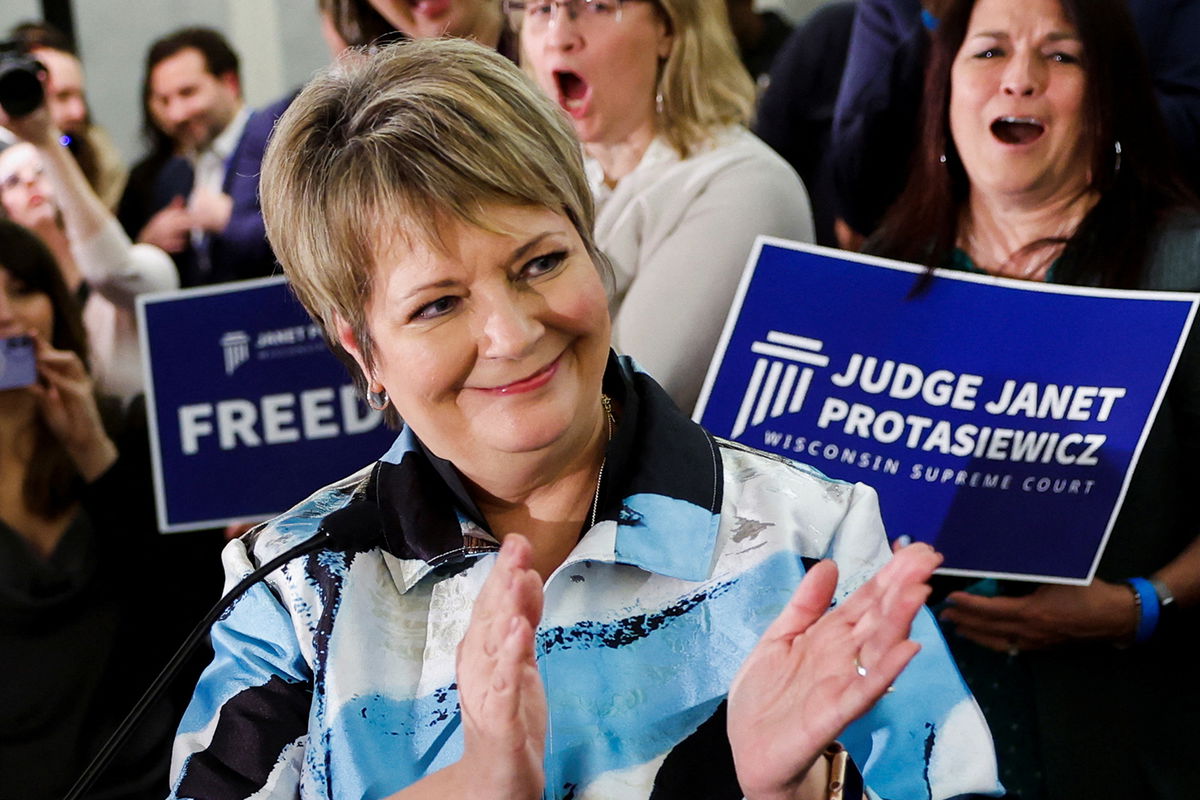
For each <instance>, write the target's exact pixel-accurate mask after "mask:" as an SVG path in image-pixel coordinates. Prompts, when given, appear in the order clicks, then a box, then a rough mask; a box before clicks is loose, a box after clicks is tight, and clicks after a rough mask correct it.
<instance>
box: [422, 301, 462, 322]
mask: <svg viewBox="0 0 1200 800" xmlns="http://www.w3.org/2000/svg"><path fill="white" fill-rule="evenodd" d="M457 307H458V298H457V297H454V296H452V295H446V296H445V297H439V298H438V299H437V300H434V301H433V302H432V303H427V304H425V305H423V306H421V307H420V308H419V309H417V313H415V314H413V316H412V318H413V319H434V318H435V317H440V316H442V315H443V314H448V313H450V312H451V311H453V310H454V309H455V308H457Z"/></svg>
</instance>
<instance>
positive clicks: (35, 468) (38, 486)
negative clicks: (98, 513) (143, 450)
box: [0, 219, 87, 516]
mask: <svg viewBox="0 0 1200 800" xmlns="http://www.w3.org/2000/svg"><path fill="white" fill-rule="evenodd" d="M0 269H4V270H6V271H7V272H8V274H9V275H11V276H12V277H14V278H16V279H17V280H19V281H21V282H22V283H24V284H25V285H26V286H28V287H29V288H30V289H33V290H34V291H36V292H40V293H42V294H44V295H46V296H47V297H48V298H50V307H51V308H52V309H53V311H54V329H53V331H52V332H51V336H50V339H51V341H50V343H51V344H52V345H53V346H54V347H55V348H56V349H58V350H70V351H71V352H73V353H75V354H76V355H78V356H79V358H80V360H81V361H83V362H84V363H85V364H86V363H87V336H86V334H85V333H84V328H83V319H82V317H81V316H80V309H79V303H78V301H77V300H76V299H75V296H74V295H72V294H71V292H70V290H69V289H67V285H66V283H65V282H64V281H63V278H62V273H61V272H60V271H59V268H58V262H56V261H55V260H54V256H53V255H52V254H51V253H50V250H49V249H48V248H47V247H46V245H44V244H43V243H42V240H41V239H39V238H38V237H37V236H36V235H35V234H34V233H33V232H32V231H29V230H27V229H26V228H23V227H22V226H20V225H18V224H17V223H15V222H12V221H11V220H7V219H0ZM34 437H35V439H34V451H33V452H34V456H33V462H32V463H31V464H30V466H29V472H28V474H27V475H26V477H25V485H24V486H23V487H22V493H23V494H24V497H25V502H26V504H27V505H28V506H29V508H30V509H31V510H32V511H34V512H35V513H38V514H41V515H42V516H52V515H54V514H56V513H58V512H60V511H61V510H62V509H63V508H64V507H66V506H67V505H68V504H70V503H71V502H72V501H73V500H74V498H75V497H77V496H78V492H79V489H80V486H81V485H82V484H81V483H80V481H81V478H80V477H79V473H78V471H77V470H76V469H75V464H74V462H72V461H71V459H70V457H69V456H68V455H67V452H66V450H64V449H63V446H62V444H61V443H60V442H59V441H58V437H56V436H55V435H54V434H53V433H51V432H50V429H49V428H47V427H46V425H45V423H44V422H42V421H41V419H40V418H39V419H38V422H37V430H36V431H34Z"/></svg>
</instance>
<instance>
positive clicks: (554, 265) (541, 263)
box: [521, 250, 567, 278]
mask: <svg viewBox="0 0 1200 800" xmlns="http://www.w3.org/2000/svg"><path fill="white" fill-rule="evenodd" d="M566 259H567V253H566V251H565V250H560V251H557V252H554V253H547V254H546V255H543V256H538V257H537V258H533V259H530V260H529V261H527V262H525V266H523V267H522V268H521V277H522V278H536V277H538V276H540V275H545V274H546V273H549V272H553V271H554V270H556V269H558V267H559V265H560V264H562V263H563V262H564V261H565V260H566Z"/></svg>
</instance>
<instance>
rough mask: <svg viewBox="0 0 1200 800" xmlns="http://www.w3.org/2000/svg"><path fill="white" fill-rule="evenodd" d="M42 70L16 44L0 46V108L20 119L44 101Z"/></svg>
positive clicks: (1, 43) (2, 44)
mask: <svg viewBox="0 0 1200 800" xmlns="http://www.w3.org/2000/svg"><path fill="white" fill-rule="evenodd" d="M42 72H45V67H43V66H42V65H41V63H40V62H39V61H38V60H37V59H35V58H34V57H33V56H31V55H29V54H28V53H26V52H24V51H23V50H22V49H21V47H20V45H19V44H17V43H16V42H0V108H3V109H4V113H6V114H8V115H9V116H10V117H23V116H25V115H26V114H28V113H29V112H31V111H34V110H36V109H37V108H38V107H40V106H41V105H42V103H43V102H44V101H45V99H46V92H45V90H44V89H43V88H42V79H41V73H42Z"/></svg>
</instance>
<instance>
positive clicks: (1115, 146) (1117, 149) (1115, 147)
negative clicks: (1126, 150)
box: [1113, 139, 1121, 175]
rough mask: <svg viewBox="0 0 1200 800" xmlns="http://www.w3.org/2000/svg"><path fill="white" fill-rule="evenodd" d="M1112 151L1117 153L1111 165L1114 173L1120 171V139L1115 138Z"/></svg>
mask: <svg viewBox="0 0 1200 800" xmlns="http://www.w3.org/2000/svg"><path fill="white" fill-rule="evenodd" d="M1113 152H1114V153H1116V154H1117V162H1116V164H1115V165H1113V174H1114V175H1116V174H1117V173H1118V172H1120V171H1121V140H1120V139H1117V140H1116V142H1115V143H1114V144H1113Z"/></svg>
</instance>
